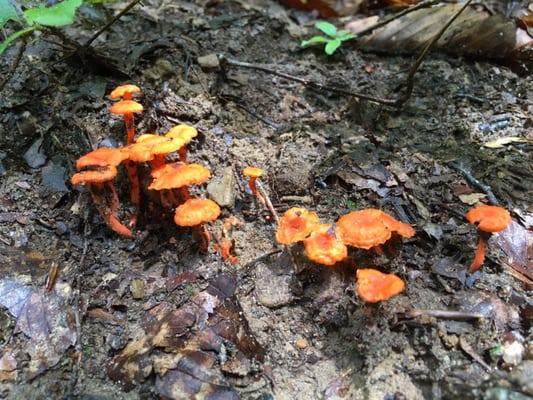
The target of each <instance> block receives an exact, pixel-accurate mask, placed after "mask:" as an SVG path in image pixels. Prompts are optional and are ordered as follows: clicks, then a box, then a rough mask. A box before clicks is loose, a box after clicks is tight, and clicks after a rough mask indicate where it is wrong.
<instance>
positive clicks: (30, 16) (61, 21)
mask: <svg viewBox="0 0 533 400" xmlns="http://www.w3.org/2000/svg"><path fill="white" fill-rule="evenodd" d="M82 2H83V0H64V1H61V2H59V3H56V4H54V5H53V6H50V7H46V6H44V5H42V6H39V7H34V8H28V9H26V10H24V11H22V10H21V8H20V6H19V5H18V4H17V3H16V2H15V1H14V0H0V29H2V28H3V27H4V25H5V24H6V23H7V22H8V21H14V22H16V23H18V25H19V26H20V27H21V28H20V29H19V30H17V31H15V32H13V33H12V34H10V35H9V36H8V37H7V38H5V39H4V41H3V42H1V43H0V55H1V54H2V53H3V52H4V51H5V50H6V49H7V48H8V47H9V46H10V45H11V44H12V43H13V42H15V41H16V40H17V39H19V38H21V37H24V36H26V35H28V34H29V33H31V32H33V31H35V30H40V29H42V28H43V27H59V26H65V25H70V24H72V23H73V22H74V16H75V15H76V10H77V9H78V7H79V6H81V4H82Z"/></svg>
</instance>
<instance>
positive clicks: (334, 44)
mask: <svg viewBox="0 0 533 400" xmlns="http://www.w3.org/2000/svg"><path fill="white" fill-rule="evenodd" d="M341 44H342V40H340V39H335V40H331V41H329V42H328V44H327V45H326V48H325V49H324V51H325V52H326V54H327V55H328V56H330V55H332V54H333V53H335V50H337V49H338V48H339V46H340V45H341Z"/></svg>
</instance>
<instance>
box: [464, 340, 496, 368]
mask: <svg viewBox="0 0 533 400" xmlns="http://www.w3.org/2000/svg"><path fill="white" fill-rule="evenodd" d="M459 346H461V349H462V350H463V351H464V352H465V353H466V354H468V355H469V356H470V357H471V358H472V359H473V360H474V361H475V362H477V363H478V364H479V365H481V366H482V367H483V368H484V369H485V370H486V371H487V372H494V371H493V369H492V367H491V366H490V365H488V364H487V363H486V362H485V361H484V360H483V358H481V356H480V355H479V354H477V353H476V351H475V350H474V349H473V348H472V346H470V343H468V342H467V341H466V339H465V338H464V336H461V337H460V338H459Z"/></svg>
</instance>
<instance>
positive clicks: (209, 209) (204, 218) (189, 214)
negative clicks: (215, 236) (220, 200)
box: [174, 199, 220, 251]
mask: <svg viewBox="0 0 533 400" xmlns="http://www.w3.org/2000/svg"><path fill="white" fill-rule="evenodd" d="M219 215H220V207H219V206H218V204H217V203H215V202H214V201H212V200H209V199H189V200H187V201H186V202H185V203H183V204H182V205H181V206H179V207H178V208H176V213H175V214H174V222H175V223H176V225H179V226H188V227H195V228H196V229H198V230H199V231H200V235H201V238H202V242H201V244H200V248H201V249H202V250H204V251H207V249H208V247H209V241H210V240H211V235H210V234H209V231H208V230H207V228H206V227H205V225H204V224H205V223H206V222H210V221H214V220H216V219H217V218H218V216H219Z"/></svg>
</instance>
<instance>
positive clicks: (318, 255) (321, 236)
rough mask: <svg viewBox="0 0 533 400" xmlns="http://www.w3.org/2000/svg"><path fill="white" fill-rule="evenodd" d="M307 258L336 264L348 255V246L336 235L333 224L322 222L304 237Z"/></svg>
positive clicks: (327, 263) (326, 263) (321, 262)
mask: <svg viewBox="0 0 533 400" xmlns="http://www.w3.org/2000/svg"><path fill="white" fill-rule="evenodd" d="M304 247H305V254H306V256H307V258H309V259H310V260H311V261H314V262H316V263H319V264H323V265H328V266H331V265H334V264H336V263H337V262H339V261H342V260H344V259H345V258H346V257H348V248H347V247H346V245H345V244H344V243H342V242H341V241H340V240H339V239H338V238H337V237H336V236H335V230H334V229H333V226H332V225H328V224H322V225H318V226H316V227H315V228H314V231H313V232H312V233H311V235H310V236H309V237H308V238H307V239H304Z"/></svg>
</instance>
